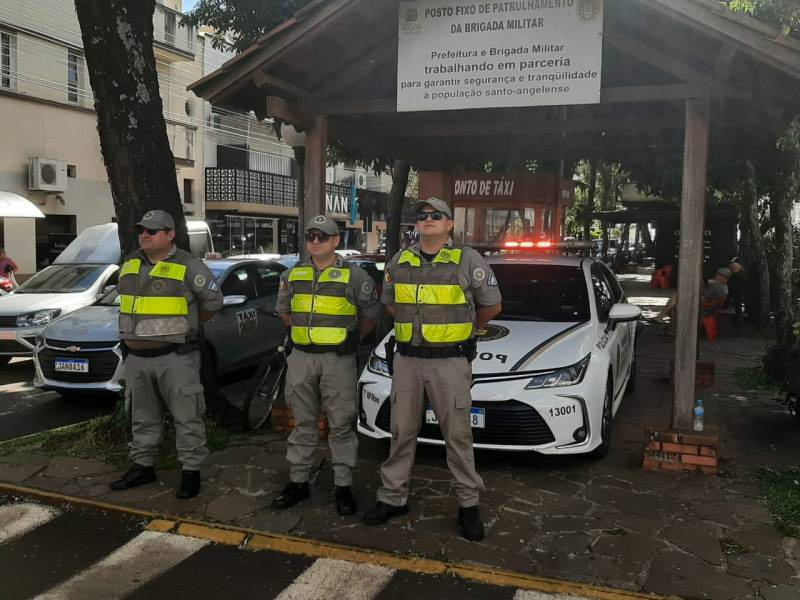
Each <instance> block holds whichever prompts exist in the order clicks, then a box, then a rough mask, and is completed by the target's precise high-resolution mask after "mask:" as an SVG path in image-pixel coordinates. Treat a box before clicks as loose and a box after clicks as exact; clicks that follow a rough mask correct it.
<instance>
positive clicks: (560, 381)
mask: <svg viewBox="0 0 800 600" xmlns="http://www.w3.org/2000/svg"><path fill="white" fill-rule="evenodd" d="M590 356H591V354H587V355H586V357H585V358H582V359H581V360H580V361H578V362H576V363H575V364H574V365H570V366H568V367H564V368H563V369H556V370H554V371H547V372H544V373H539V374H538V375H534V376H533V378H532V379H531V380H530V381H529V382H528V385H526V386H525V389H526V390H538V389H541V388H551V387H563V386H566V385H576V384H578V383H580V382H581V381H583V376H584V375H585V374H586V369H587V368H588V367H589V357H590Z"/></svg>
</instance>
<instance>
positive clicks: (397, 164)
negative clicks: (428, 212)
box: [386, 160, 411, 258]
mask: <svg viewBox="0 0 800 600" xmlns="http://www.w3.org/2000/svg"><path fill="white" fill-rule="evenodd" d="M410 172H411V163H409V162H407V161H405V160H396V161H394V163H393V164H392V189H391V191H390V192H389V214H388V215H386V221H387V222H386V257H387V258H391V257H392V256H394V255H395V254H397V251H398V250H400V222H401V220H402V215H403V203H404V202H405V199H406V187H408V175H409V173H410Z"/></svg>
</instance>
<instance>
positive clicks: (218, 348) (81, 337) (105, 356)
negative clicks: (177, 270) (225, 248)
mask: <svg viewBox="0 0 800 600" xmlns="http://www.w3.org/2000/svg"><path fill="white" fill-rule="evenodd" d="M206 264H207V265H208V268H209V269H210V270H211V272H212V273H213V274H214V276H215V277H216V278H217V281H221V282H222V283H221V288H222V293H223V294H224V296H225V306H224V308H223V309H222V310H221V311H220V312H219V313H218V314H217V315H216V316H215V317H214V318H213V319H211V320H210V321H208V322H207V323H206V324H205V325H204V327H203V330H204V334H205V336H204V339H205V343H206V344H207V345H208V347H209V350H210V353H211V356H212V358H213V360H214V363H215V365H216V371H217V374H218V375H224V374H226V373H232V372H234V371H237V370H239V369H243V368H245V367H249V366H254V365H256V364H258V362H259V360H260V359H261V358H262V357H263V356H264V355H265V354H267V353H268V352H271V351H272V350H274V349H275V348H276V347H277V346H278V345H279V344H280V343H281V342H282V341H283V339H284V336H285V334H286V330H285V327H284V325H283V322H282V321H281V320H280V319H279V318H278V317H276V316H274V315H273V313H274V310H275V301H276V299H277V295H278V286H279V284H280V276H281V273H282V272H283V271H284V270H286V267H284V266H283V265H281V264H280V263H277V262H274V261H255V260H246V259H245V260H230V259H222V260H209V261H206ZM118 318H119V295H118V294H117V290H116V289H114V290H112V291H110V292H108V293H107V294H106V295H105V296H103V297H102V298H101V299H100V300H98V301H97V302H96V303H95V304H93V305H92V306H88V307H86V308H83V309H80V310H77V311H75V312H73V313H71V314H69V315H66V316H65V317H62V318H60V319H56V320H55V321H53V322H51V323H50V324H49V325H48V326H47V327H46V328H45V329H44V331H43V332H42V334H41V335H40V336H39V338H38V340H37V344H36V350H35V352H34V361H35V365H36V374H35V377H34V382H33V383H34V385H35V386H37V387H39V388H43V389H48V390H55V391H57V392H59V393H61V394H63V395H69V394H77V393H85V392H116V391H119V390H120V388H121V386H120V378H121V376H122V369H121V364H122V351H121V350H120V343H119V330H118Z"/></svg>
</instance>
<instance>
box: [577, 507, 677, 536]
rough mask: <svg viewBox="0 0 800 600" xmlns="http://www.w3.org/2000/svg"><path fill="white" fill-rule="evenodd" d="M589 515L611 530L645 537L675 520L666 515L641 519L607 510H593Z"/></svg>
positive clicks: (671, 516) (637, 516)
mask: <svg viewBox="0 0 800 600" xmlns="http://www.w3.org/2000/svg"><path fill="white" fill-rule="evenodd" d="M589 515H590V516H592V517H595V518H597V519H601V520H602V521H603V522H606V523H608V524H609V525H610V526H611V528H614V529H625V530H629V531H636V532H638V533H643V534H646V535H654V534H655V533H656V532H658V531H661V530H662V529H664V527H666V526H667V525H668V524H669V523H671V522H672V521H673V520H674V519H675V517H674V516H673V515H668V514H658V515H651V516H649V517H642V516H639V515H631V514H628V513H624V512H621V511H618V510H614V509H609V508H601V509H594V510H592V511H591V512H590V513H589Z"/></svg>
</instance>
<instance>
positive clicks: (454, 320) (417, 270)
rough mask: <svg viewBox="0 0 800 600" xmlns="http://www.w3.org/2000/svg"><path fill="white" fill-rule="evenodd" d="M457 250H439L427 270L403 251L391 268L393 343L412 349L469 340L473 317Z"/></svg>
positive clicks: (408, 251) (471, 305) (415, 257)
mask: <svg viewBox="0 0 800 600" xmlns="http://www.w3.org/2000/svg"><path fill="white" fill-rule="evenodd" d="M460 264H461V250H460V249H452V248H442V249H441V250H440V251H439V253H438V254H437V255H436V256H435V257H434V259H433V261H432V263H431V265H430V266H426V267H423V266H422V259H421V258H420V257H419V256H417V254H415V253H414V252H412V251H411V250H403V252H402V253H401V254H400V258H399V259H398V261H397V266H396V267H395V276H394V305H395V322H394V335H395V339H396V340H397V341H398V342H401V343H410V344H413V345H415V346H453V345H456V344H459V343H461V342H464V341H467V340H469V339H470V338H471V337H472V332H473V329H474V321H475V313H474V307H473V303H472V293H471V291H470V289H469V284H468V283H467V280H466V278H464V277H459V273H460V267H459V265H460Z"/></svg>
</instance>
